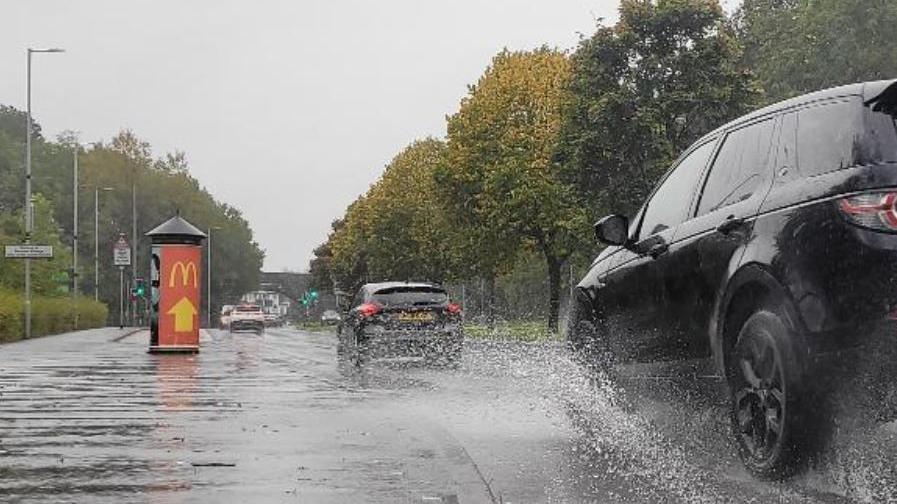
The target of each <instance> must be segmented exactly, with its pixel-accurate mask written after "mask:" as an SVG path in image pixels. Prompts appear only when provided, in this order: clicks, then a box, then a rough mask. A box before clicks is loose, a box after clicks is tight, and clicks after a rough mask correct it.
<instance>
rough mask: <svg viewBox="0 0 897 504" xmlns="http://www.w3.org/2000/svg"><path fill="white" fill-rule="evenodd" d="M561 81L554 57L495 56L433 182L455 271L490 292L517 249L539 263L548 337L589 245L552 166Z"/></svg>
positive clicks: (562, 100) (564, 68)
mask: <svg viewBox="0 0 897 504" xmlns="http://www.w3.org/2000/svg"><path fill="white" fill-rule="evenodd" d="M569 78H570V61H569V59H568V58H567V56H566V55H565V54H563V53H562V52H559V51H556V50H553V49H549V48H545V47H543V48H540V49H537V50H535V51H518V52H513V51H507V50H505V51H502V52H501V53H499V54H498V55H496V56H495V57H494V58H493V60H492V63H491V65H490V66H489V68H487V69H486V72H485V73H484V74H483V76H482V77H480V79H479V81H478V82H477V84H476V85H474V86H471V87H470V92H469V94H468V95H467V96H466V97H465V98H464V99H463V100H462V102H461V108H460V110H459V111H458V112H457V113H455V114H454V115H452V116H451V117H449V119H448V152H447V156H446V161H445V163H444V164H443V165H442V167H441V168H440V170H439V172H438V175H437V181H438V187H440V189H441V191H442V201H443V202H444V204H445V205H446V207H447V208H448V209H449V210H450V212H451V213H452V214H453V215H454V216H455V220H456V222H458V224H459V227H460V229H462V230H463V233H462V234H463V236H464V238H465V240H462V241H461V243H459V246H460V247H461V249H462V250H464V251H465V252H466V254H467V257H465V258H464V260H463V261H462V263H466V264H469V265H470V267H471V273H474V274H476V275H478V276H481V277H482V278H485V279H487V280H488V281H490V283H491V284H492V285H494V281H495V278H496V277H497V276H498V275H499V274H500V273H502V272H503V271H506V270H508V269H509V268H510V267H511V266H512V265H513V264H514V260H515V259H516V256H517V253H518V251H519V250H520V249H521V247H531V248H533V249H534V250H536V251H538V253H539V254H541V255H542V257H543V259H544V260H545V263H546V266H547V271H548V288H549V307H548V314H549V317H548V327H549V329H550V330H551V331H557V325H558V311H559V300H560V285H561V268H562V266H563V264H564V262H565V261H566V260H567V258H568V257H569V256H570V255H571V254H572V253H573V251H574V250H575V249H576V248H577V247H579V246H580V244H581V243H582V242H583V241H584V238H585V236H587V235H588V232H587V231H586V229H587V224H586V223H587V220H586V218H585V217H586V216H585V213H584V212H583V209H582V203H581V201H580V198H579V194H578V192H577V190H576V188H575V187H573V186H572V185H570V184H568V183H565V182H564V181H562V180H561V178H560V170H559V166H558V165H557V164H556V163H555V162H554V161H553V156H554V153H555V150H556V148H557V142H558V133H559V131H560V127H561V124H562V121H563V113H564V111H565V110H566V109H567V108H568V100H569V94H568V92H567V86H568V81H569ZM492 290H494V288H493V289H492Z"/></svg>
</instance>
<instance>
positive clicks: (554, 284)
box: [545, 255, 561, 334]
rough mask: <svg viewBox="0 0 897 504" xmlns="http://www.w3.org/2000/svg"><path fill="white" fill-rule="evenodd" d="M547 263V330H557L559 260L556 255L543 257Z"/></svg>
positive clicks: (559, 295)
mask: <svg viewBox="0 0 897 504" xmlns="http://www.w3.org/2000/svg"><path fill="white" fill-rule="evenodd" d="M545 260H546V262H547V263H548V330H549V331H550V332H551V334H557V332H558V314H559V312H560V307H561V261H560V260H558V259H557V258H556V257H551V256H547V255H546V257H545Z"/></svg>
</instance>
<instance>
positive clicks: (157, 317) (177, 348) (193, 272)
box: [146, 213, 206, 353]
mask: <svg viewBox="0 0 897 504" xmlns="http://www.w3.org/2000/svg"><path fill="white" fill-rule="evenodd" d="M146 235H147V236H149V237H150V239H151V240H152V260H151V261H150V286H151V289H150V302H151V310H150V347H149V351H150V353H160V352H187V353H196V352H199V307H200V306H201V305H200V288H199V286H200V282H201V280H202V271H201V268H202V260H201V257H202V240H203V239H204V238H205V237H206V235H205V233H203V232H202V231H200V230H199V229H197V228H196V227H195V226H193V224H190V223H189V222H187V221H186V220H185V219H184V218H182V217H181V216H180V213H178V215H175V216H174V217H172V218H171V219H168V220H167V221H165V222H164V223H162V224H160V225H159V226H158V227H156V228H155V229H153V230H152V231H150V232H148V233H146Z"/></svg>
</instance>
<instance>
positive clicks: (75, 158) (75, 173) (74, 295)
mask: <svg viewBox="0 0 897 504" xmlns="http://www.w3.org/2000/svg"><path fill="white" fill-rule="evenodd" d="M72 210H73V211H72V215H73V217H72V309H73V312H74V313H73V317H74V328H75V329H78V310H77V308H76V307H75V300H76V299H77V298H78V146H77V145H75V150H74V151H73V157H72Z"/></svg>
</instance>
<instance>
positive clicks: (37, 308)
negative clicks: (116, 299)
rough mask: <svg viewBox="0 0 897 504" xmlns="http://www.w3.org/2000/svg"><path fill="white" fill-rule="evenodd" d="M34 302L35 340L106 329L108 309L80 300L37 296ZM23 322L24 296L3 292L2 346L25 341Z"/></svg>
mask: <svg viewBox="0 0 897 504" xmlns="http://www.w3.org/2000/svg"><path fill="white" fill-rule="evenodd" d="M31 301H32V304H31V335H32V336H33V337H34V336H46V335H48V334H58V333H63V332H67V331H72V330H75V329H92V328H95V327H103V326H105V325H106V317H107V316H108V310H107V309H106V305H104V304H102V303H98V302H96V301H94V300H92V299H89V298H85V297H78V298H76V299H74V300H72V298H70V297H47V296H34V297H33V298H32V300H31ZM76 315H77V320H78V324H77V327H76V326H75V318H76ZM24 318H25V317H24V299H23V296H22V293H20V292H11V291H8V290H0V342H2V343H5V342H9V341H16V340H20V339H22V337H23V335H24V325H25V322H24Z"/></svg>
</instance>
